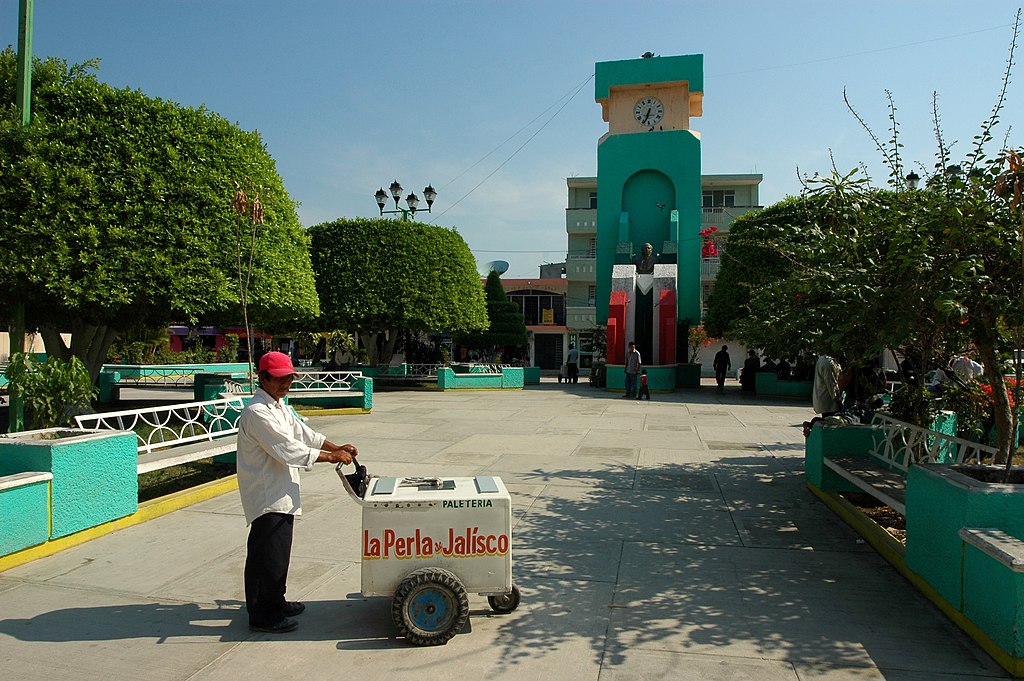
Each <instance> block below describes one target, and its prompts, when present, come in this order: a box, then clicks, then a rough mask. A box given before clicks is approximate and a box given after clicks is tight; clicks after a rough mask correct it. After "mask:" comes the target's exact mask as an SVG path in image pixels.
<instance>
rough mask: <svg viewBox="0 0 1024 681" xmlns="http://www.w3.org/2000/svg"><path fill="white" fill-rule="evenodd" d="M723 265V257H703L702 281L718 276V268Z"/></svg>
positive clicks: (701, 262)
mask: <svg viewBox="0 0 1024 681" xmlns="http://www.w3.org/2000/svg"><path fill="white" fill-rule="evenodd" d="M721 266H722V259H721V258H720V257H718V258H701V261H700V278H701V281H705V280H713V279H717V278H718V269H719V268H720V267H721Z"/></svg>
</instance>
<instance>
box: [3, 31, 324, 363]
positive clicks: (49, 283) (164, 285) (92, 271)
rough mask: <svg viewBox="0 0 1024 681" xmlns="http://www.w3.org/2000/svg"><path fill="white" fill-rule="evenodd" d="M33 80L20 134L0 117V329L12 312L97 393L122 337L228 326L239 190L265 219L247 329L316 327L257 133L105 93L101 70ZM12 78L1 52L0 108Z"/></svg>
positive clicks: (287, 202) (284, 206) (7, 113)
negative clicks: (93, 382)
mask: <svg viewBox="0 0 1024 681" xmlns="http://www.w3.org/2000/svg"><path fill="white" fill-rule="evenodd" d="M33 68H34V77H33V91H32V103H33V107H32V110H33V121H32V125H31V127H30V129H29V130H27V131H23V130H22V128H21V125H20V120H19V119H18V118H17V115H16V112H15V110H14V106H13V104H10V105H6V106H4V107H3V108H2V109H0V175H2V177H3V178H4V181H3V182H2V183H0V251H3V252H4V253H5V257H4V258H2V259H0V288H2V289H3V290H4V292H5V295H4V296H3V300H2V301H0V316H6V315H7V313H8V312H9V305H10V304H11V303H12V302H14V301H18V302H20V303H23V304H24V305H25V316H26V324H27V326H28V327H29V328H33V327H38V328H39V329H40V332H41V334H42V336H43V339H44V342H45V344H46V350H47V353H48V354H49V355H51V356H54V357H57V358H60V359H67V358H68V357H69V356H71V355H74V356H77V357H79V358H80V359H81V360H82V361H83V362H84V364H85V365H86V367H87V368H88V370H89V373H90V375H91V376H92V377H93V379H95V377H96V376H97V375H98V373H99V369H100V366H101V365H102V363H103V361H104V358H105V357H106V353H107V349H108V348H109V346H110V344H111V343H112V342H113V340H114V339H115V338H116V337H117V336H118V335H119V334H120V333H121V332H122V331H123V330H124V329H125V328H127V327H128V326H135V325H144V326H149V327H152V326H166V325H167V324H169V323H171V322H173V321H187V322H189V323H193V324H195V323H199V322H200V321H218V320H231V321H236V320H237V318H238V313H239V308H238V304H239V288H238V277H237V262H236V260H237V258H236V255H237V240H236V229H235V220H236V219H237V218H238V216H237V215H236V214H235V213H234V212H233V211H232V208H231V196H232V194H233V192H234V191H235V187H236V185H235V183H236V182H237V181H241V180H244V179H245V178H250V179H251V181H252V183H253V184H254V185H255V186H258V187H261V188H262V194H261V199H262V201H263V203H264V204H265V224H264V225H262V226H261V231H260V234H259V237H258V239H257V243H256V248H255V263H256V266H255V267H254V272H253V277H252V282H251V290H250V293H249V306H250V309H251V310H252V312H253V316H254V317H255V318H256V320H257V321H258V322H259V323H262V324H264V325H274V324H277V325H284V324H287V323H288V321H290V320H294V319H296V318H300V317H310V316H315V315H316V314H317V313H318V303H317V299H316V292H315V287H314V281H313V273H312V269H311V268H310V265H309V255H308V251H307V240H306V238H305V236H304V234H303V232H302V229H301V226H300V225H299V223H298V218H297V216H296V214H295V206H294V203H293V202H292V201H291V199H290V198H289V197H288V194H287V192H285V190H284V186H283V184H282V182H281V178H280V176H279V175H278V174H277V170H276V168H275V165H274V161H273V160H272V159H271V158H270V156H269V154H268V153H267V150H266V148H265V147H264V146H263V143H262V141H261V140H260V137H259V135H258V133H255V132H251V133H250V132H245V131H243V130H240V129H239V128H238V127H237V126H235V125H232V124H230V123H228V122H227V121H226V120H225V119H223V118H222V117H220V116H217V115H216V114H213V113H211V112H209V111H206V110H205V109H203V108H199V109H194V108H188V107H183V106H180V105H177V104H174V103H173V102H169V101H163V100H160V99H154V98H151V97H147V96H145V95H143V94H142V93H141V92H138V91H135V90H130V89H116V88H113V87H111V86H109V85H106V84H104V83H101V82H99V81H98V80H97V79H96V77H95V75H94V71H95V70H96V62H87V63H85V64H79V65H75V66H70V67H69V66H68V65H67V63H66V62H65V61H63V60H60V59H55V58H49V59H46V60H45V61H41V60H38V59H37V60H36V61H35V65H34V67H33ZM15 70H16V57H15V54H14V51H13V50H11V49H10V48H8V49H6V50H4V51H3V52H2V53H0V101H4V102H13V101H14V86H15ZM60 332H71V334H72V339H71V346H70V347H67V346H66V345H65V343H64V341H63V340H62V339H61V336H60V335H59V334H60Z"/></svg>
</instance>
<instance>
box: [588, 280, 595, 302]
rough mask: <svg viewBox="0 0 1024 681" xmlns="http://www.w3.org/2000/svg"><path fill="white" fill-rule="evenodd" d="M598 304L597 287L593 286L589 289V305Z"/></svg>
mask: <svg viewBox="0 0 1024 681" xmlns="http://www.w3.org/2000/svg"><path fill="white" fill-rule="evenodd" d="M596 304H597V286H595V285H594V284H591V285H590V286H588V287H587V305H590V306H594V305H596Z"/></svg>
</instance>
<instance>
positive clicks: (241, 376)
mask: <svg viewBox="0 0 1024 681" xmlns="http://www.w3.org/2000/svg"><path fill="white" fill-rule="evenodd" d="M247 376H248V373H247V372H241V373H233V374H196V375H195V378H193V379H192V380H193V382H192V396H193V399H195V401H196V402H206V401H208V400H216V399H218V398H220V394H221V393H222V392H224V384H225V383H226V382H227V381H228V380H233V381H236V382H241V383H244V384H246V385H248V383H249V381H248V379H247ZM101 377H102V375H101ZM246 392H248V389H247V390H246ZM101 401H102V400H101Z"/></svg>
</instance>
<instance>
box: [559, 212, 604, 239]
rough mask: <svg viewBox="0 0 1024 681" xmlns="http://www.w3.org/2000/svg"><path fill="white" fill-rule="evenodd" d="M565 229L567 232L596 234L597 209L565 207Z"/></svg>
mask: <svg viewBox="0 0 1024 681" xmlns="http://www.w3.org/2000/svg"><path fill="white" fill-rule="evenodd" d="M565 231H566V233H568V234H597V209H596V208H567V209H566V210H565Z"/></svg>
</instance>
